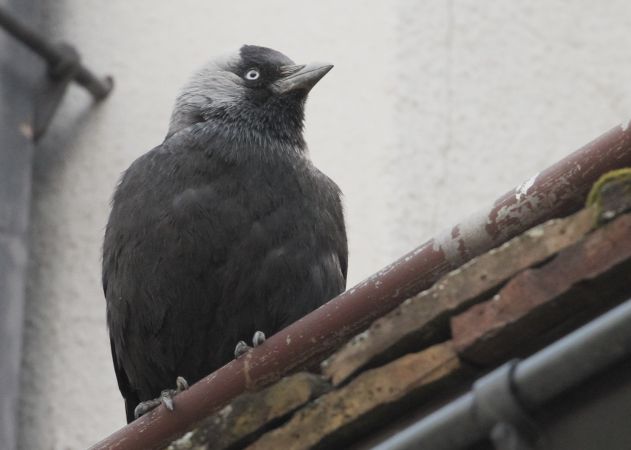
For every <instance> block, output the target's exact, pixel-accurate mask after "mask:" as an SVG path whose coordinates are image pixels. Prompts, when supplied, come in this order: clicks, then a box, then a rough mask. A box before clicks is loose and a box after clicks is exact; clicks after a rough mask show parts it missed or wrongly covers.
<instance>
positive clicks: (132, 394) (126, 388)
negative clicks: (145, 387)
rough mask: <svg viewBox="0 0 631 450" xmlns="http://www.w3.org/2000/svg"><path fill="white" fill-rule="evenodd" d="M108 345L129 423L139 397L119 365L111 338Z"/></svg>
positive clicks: (132, 418)
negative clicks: (110, 349)
mask: <svg viewBox="0 0 631 450" xmlns="http://www.w3.org/2000/svg"><path fill="white" fill-rule="evenodd" d="M110 346H111V348H112V360H113V361H114V371H115V372H116V381H117V382H118V389H119V390H120V391H121V394H122V395H123V398H124V399H125V414H126V416H127V423H130V422H132V421H133V420H134V409H135V408H136V405H138V403H140V399H139V398H138V393H137V392H136V391H135V390H134V389H132V387H131V384H130V383H129V379H128V378H127V373H126V372H125V369H123V368H122V367H121V365H120V363H119V361H118V356H117V353H116V348H115V346H114V341H113V340H112V339H110Z"/></svg>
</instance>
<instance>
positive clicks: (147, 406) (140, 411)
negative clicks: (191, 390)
mask: <svg viewBox="0 0 631 450" xmlns="http://www.w3.org/2000/svg"><path fill="white" fill-rule="evenodd" d="M186 389H188V382H187V381H186V379H185V378H184V377H177V379H176V380H175V389H165V390H164V391H162V392H160V397H158V398H154V399H151V400H147V401H144V402H140V403H138V406H136V409H134V417H135V418H136V419H137V418H139V417H140V416H142V415H144V414H147V413H148V412H149V411H151V410H152V409H154V408H156V407H157V406H158V405H159V404H160V403H162V404H163V405H164V407H165V408H166V409H168V410H169V411H173V410H174V409H175V405H174V404H173V397H175V396H176V395H177V394H179V393H180V392H182V391H185V390H186Z"/></svg>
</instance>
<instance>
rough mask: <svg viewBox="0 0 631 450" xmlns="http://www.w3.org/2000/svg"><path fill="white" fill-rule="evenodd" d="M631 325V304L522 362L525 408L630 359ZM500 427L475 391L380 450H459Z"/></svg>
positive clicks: (518, 391)
mask: <svg viewBox="0 0 631 450" xmlns="http://www.w3.org/2000/svg"><path fill="white" fill-rule="evenodd" d="M629 324H631V300H628V301H627V302H625V303H623V304H622V305H619V306H618V307H616V308H614V309H613V310H611V311H609V312H607V313H605V314H603V315H602V316H600V317H599V318H597V319H595V320H593V321H592V322H590V323H588V324H587V325H585V326H583V327H581V328H579V329H578V330H576V331H574V332H572V333H570V334H569V335H567V336H565V337H564V338H562V339H560V340H558V341H557V342H555V343H554V344H552V345H550V346H548V347H546V348H545V349H543V350H541V351H539V352H537V353H535V354H534V355H533V356H531V357H529V358H528V359H526V360H524V361H521V362H520V363H518V364H517V366H516V367H515V368H514V371H513V376H512V381H513V387H514V392H515V395H516V396H517V400H518V401H519V403H520V404H521V405H523V406H524V407H526V409H527V410H531V411H532V410H534V409H535V408H537V407H538V406H541V405H543V404H544V403H545V402H547V401H549V400H551V399H553V398H554V397H556V396H558V395H559V394H561V393H563V392H565V391H568V390H570V389H571V388H573V387H575V386H576V385H578V384H580V383H581V382H584V381H586V380H587V379H589V378H590V377H592V376H594V375H596V374H598V373H599V372H602V371H604V370H605V369H607V368H608V367H611V366H612V365H613V364H615V363H617V362H619V361H622V360H623V359H625V358H628V357H629V356H630V355H631V326H629ZM502 370H504V368H503V367H500V368H499V369H496V370H495V371H494V372H492V373H491V374H489V375H487V376H486V377H492V376H493V374H494V373H495V372H498V371H502ZM486 377H485V378H486ZM496 423H497V422H496V420H494V418H493V417H491V416H489V415H486V416H481V415H480V414H479V408H476V396H475V393H474V392H469V393H467V394H465V395H463V396H462V397H460V398H459V399H457V400H455V401H454V402H452V403H450V404H448V405H447V406H445V407H443V408H441V409H440V410H438V411H436V412H435V413H433V414H430V415H429V416H427V417H425V418H424V419H421V420H420V421H419V422H417V423H415V424H414V425H412V426H410V427H408V428H406V429H405V430H403V431H402V432H400V433H398V434H396V435H395V436H393V437H391V438H390V439H388V440H386V441H384V442H382V443H381V444H379V445H378V446H376V447H375V448H374V450H408V449H416V448H431V449H432V450H454V449H458V448H463V447H466V446H468V445H472V444H474V443H475V442H477V441H479V440H480V439H482V438H484V437H485V436H488V435H489V433H490V432H491V429H492V427H493V426H494V425H496ZM453 430H458V432H457V433H454V432H453Z"/></svg>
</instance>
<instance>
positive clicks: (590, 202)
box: [586, 167, 631, 222]
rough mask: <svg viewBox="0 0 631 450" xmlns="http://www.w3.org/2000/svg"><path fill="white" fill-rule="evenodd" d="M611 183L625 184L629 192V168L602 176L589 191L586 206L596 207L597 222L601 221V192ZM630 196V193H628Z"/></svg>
mask: <svg viewBox="0 0 631 450" xmlns="http://www.w3.org/2000/svg"><path fill="white" fill-rule="evenodd" d="M612 182H616V183H620V182H622V183H625V184H628V186H629V191H631V167H624V168H622V169H616V170H612V171H610V172H607V173H606V174H604V175H602V176H601V177H600V178H599V179H598V181H596V182H595V183H594V185H593V186H592V189H591V190H590V191H589V195H588V196H587V202H586V206H587V207H591V206H595V207H596V213H597V214H596V217H597V218H598V221H599V222H600V221H602V219H603V217H602V214H603V210H602V209H603V205H602V192H603V188H604V187H605V186H606V185H607V184H609V183H612ZM629 194H630V195H631V192H629Z"/></svg>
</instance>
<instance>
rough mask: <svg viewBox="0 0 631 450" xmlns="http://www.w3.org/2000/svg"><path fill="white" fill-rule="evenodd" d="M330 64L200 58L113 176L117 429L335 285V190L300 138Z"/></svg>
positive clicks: (339, 265) (109, 310)
mask: <svg viewBox="0 0 631 450" xmlns="http://www.w3.org/2000/svg"><path fill="white" fill-rule="evenodd" d="M332 67H333V66H332V65H330V64H325V63H310V64H296V63H294V61H292V60H291V59H290V58H289V57H287V56H285V55H284V54H282V53H281V52H279V51H276V50H273V49H271V48H267V47H261V46H256V45H243V46H242V47H240V48H239V49H238V50H237V51H236V52H231V53H228V54H224V55H222V56H219V57H217V58H215V59H213V60H212V61H210V62H209V63H207V64H206V65H204V66H203V67H202V68H201V69H200V70H199V71H197V72H196V73H195V74H194V75H193V76H192V77H191V79H190V81H189V82H188V83H187V84H186V85H185V86H184V88H183V89H182V90H181V92H180V94H179V95H178V96H177V99H176V101H175V106H174V108H173V112H172V114H171V119H170V122H169V128H168V132H167V133H166V137H165V138H164V141H163V142H162V143H161V144H160V145H158V146H156V147H155V148H153V149H152V150H150V151H148V152H147V153H145V154H143V155H142V156H140V157H139V158H138V159H136V160H135V161H134V162H133V163H132V164H131V165H130V166H129V168H128V169H127V170H126V171H125V172H123V174H122V176H121V177H120V179H119V182H118V184H117V186H116V188H115V190H114V194H113V196H112V200H111V209H110V215H109V219H108V221H107V225H106V227H105V236H104V239H103V247H102V282H103V291H104V295H105V300H106V318H107V326H108V330H109V336H110V346H111V352H112V359H113V364H114V370H115V373H116V378H117V381H118V387H119V389H120V392H121V394H122V396H123V398H124V401H125V412H126V417H127V422H128V423H129V422H131V421H133V420H135V418H137V417H138V416H139V415H142V414H144V413H146V412H147V411H149V410H151V409H152V408H153V407H155V406H157V405H159V404H160V403H164V405H165V406H166V407H167V408H168V409H170V410H173V398H174V396H175V394H177V393H178V392H180V391H181V390H183V389H186V387H187V386H188V383H191V382H196V381H198V380H200V379H201V378H203V377H204V376H206V375H208V374H210V373H212V372H213V371H215V370H216V369H218V368H220V367H221V366H222V365H225V364H226V363H228V362H230V361H231V360H232V359H234V358H235V356H236V357H238V356H239V355H240V354H242V353H243V352H244V351H248V349H249V346H247V345H246V344H245V342H244V340H247V339H249V338H250V337H251V336H253V344H254V345H255V346H256V345H260V344H261V343H262V342H263V341H264V339H265V335H268V336H269V335H271V334H274V333H276V332H278V331H279V330H281V329H283V328H285V327H286V326H288V325H289V324H291V323H293V322H294V321H296V320H298V319H299V318H301V317H302V316H304V315H306V314H307V313H309V312H310V311H312V310H314V309H316V308H318V307H319V306H320V305H322V304H323V303H325V302H327V301H328V300H330V299H332V298H333V297H335V296H337V295H338V294H340V293H341V292H343V291H344V289H345V288H346V278H347V267H348V244H347V236H346V227H345V222H344V211H343V204H342V193H341V191H340V188H339V187H338V185H337V184H336V183H335V182H333V181H332V180H331V179H330V178H329V177H328V176H326V175H325V174H324V173H322V172H321V171H320V170H318V169H317V168H316V167H315V165H314V164H313V162H312V161H311V159H310V156H309V149H308V147H307V145H306V142H305V139H304V134H303V128H304V115H305V102H306V99H307V96H308V94H309V92H310V91H311V89H312V88H313V87H314V86H315V84H316V83H318V81H320V79H321V78H322V77H323V76H324V75H326V74H327V73H328V72H329V71H330V70H331V68H332ZM235 344H236V349H235ZM174 380H175V384H176V386H177V387H176V388H175V389H170V388H169V387H170V386H173V383H174Z"/></svg>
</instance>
